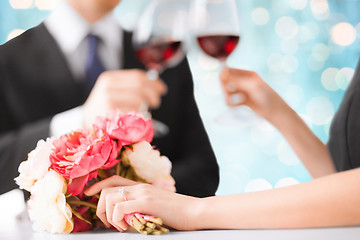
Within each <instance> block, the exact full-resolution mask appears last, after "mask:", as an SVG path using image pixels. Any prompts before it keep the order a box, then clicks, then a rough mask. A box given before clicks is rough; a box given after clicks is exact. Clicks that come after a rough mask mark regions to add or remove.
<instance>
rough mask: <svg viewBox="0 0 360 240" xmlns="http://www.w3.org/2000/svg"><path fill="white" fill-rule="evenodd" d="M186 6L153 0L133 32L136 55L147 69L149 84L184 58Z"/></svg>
mask: <svg viewBox="0 0 360 240" xmlns="http://www.w3.org/2000/svg"><path fill="white" fill-rule="evenodd" d="M186 2H187V1H178V0H151V1H150V3H149V4H148V6H147V7H146V9H145V11H144V12H143V13H142V16H141V17H140V19H139V21H138V24H137V25H136V27H135V29H134V34H133V45H134V47H135V49H136V55H137V57H138V59H139V60H140V61H141V62H142V63H143V64H144V65H145V67H146V68H147V69H148V77H149V79H150V80H154V79H156V78H157V77H158V75H159V74H160V73H161V72H162V71H164V70H165V69H166V68H169V67H173V66H175V65H177V64H178V63H179V62H180V61H181V60H182V59H183V58H184V56H185V48H184V46H183V45H184V38H185V31H186V14H187V7H188V6H187V4H186Z"/></svg>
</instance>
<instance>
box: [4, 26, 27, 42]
mask: <svg viewBox="0 0 360 240" xmlns="http://www.w3.org/2000/svg"><path fill="white" fill-rule="evenodd" d="M24 31H25V30H24V29H14V30H12V31H11V32H10V33H9V34H8V36H7V38H6V40H7V41H9V40H11V39H13V38H14V37H17V36H19V35H20V34H22V33H23V32H24Z"/></svg>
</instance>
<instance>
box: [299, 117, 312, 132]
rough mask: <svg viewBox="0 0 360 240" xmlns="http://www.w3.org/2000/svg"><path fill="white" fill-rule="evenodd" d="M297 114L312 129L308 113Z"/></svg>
mask: <svg viewBox="0 0 360 240" xmlns="http://www.w3.org/2000/svg"><path fill="white" fill-rule="evenodd" d="M299 116H300V117H301V119H302V120H303V121H304V122H305V124H306V125H307V126H308V127H309V128H310V129H312V127H313V124H312V122H311V119H310V117H309V116H308V115H305V114H301V113H300V114H299Z"/></svg>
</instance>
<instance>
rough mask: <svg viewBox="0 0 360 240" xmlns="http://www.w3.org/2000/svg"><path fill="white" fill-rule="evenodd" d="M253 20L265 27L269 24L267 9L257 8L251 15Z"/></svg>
mask: <svg viewBox="0 0 360 240" xmlns="http://www.w3.org/2000/svg"><path fill="white" fill-rule="evenodd" d="M251 17H252V20H253V21H254V23H255V24H257V25H265V24H267V23H268V22H269V19H270V16H269V12H268V11H267V10H266V9H265V8H256V9H254V10H253V11H252V13H251Z"/></svg>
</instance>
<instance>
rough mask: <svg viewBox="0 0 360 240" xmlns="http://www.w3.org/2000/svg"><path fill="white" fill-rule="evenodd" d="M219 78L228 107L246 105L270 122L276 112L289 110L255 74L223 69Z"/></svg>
mask: <svg viewBox="0 0 360 240" xmlns="http://www.w3.org/2000/svg"><path fill="white" fill-rule="evenodd" d="M220 78H221V83H222V86H223V89H224V91H225V98H226V102H227V104H228V105H229V106H238V105H247V106H249V107H250V108H251V109H252V110H253V111H255V112H256V113H257V114H258V115H260V116H262V117H263V118H265V119H267V120H269V121H270V122H272V121H273V119H272V118H273V117H276V116H275V114H276V113H277V112H279V111H282V110H283V109H286V108H289V107H288V105H287V104H286V103H285V102H284V101H283V100H282V99H281V97H280V96H279V95H278V94H277V93H276V92H275V91H274V90H273V89H272V88H271V87H270V86H269V85H267V84H266V83H265V82H264V80H262V79H261V77H260V76H259V75H258V74H257V73H255V72H252V71H246V70H241V69H235V68H227V67H225V68H224V69H223V71H222V72H221V75H220ZM239 96H241V97H240V98H241V99H240V98H239ZM284 107H285V108H284Z"/></svg>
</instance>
